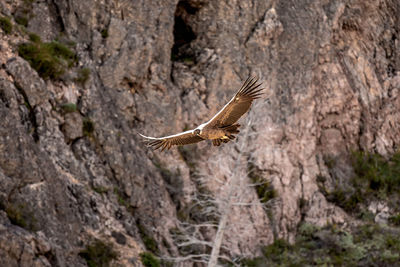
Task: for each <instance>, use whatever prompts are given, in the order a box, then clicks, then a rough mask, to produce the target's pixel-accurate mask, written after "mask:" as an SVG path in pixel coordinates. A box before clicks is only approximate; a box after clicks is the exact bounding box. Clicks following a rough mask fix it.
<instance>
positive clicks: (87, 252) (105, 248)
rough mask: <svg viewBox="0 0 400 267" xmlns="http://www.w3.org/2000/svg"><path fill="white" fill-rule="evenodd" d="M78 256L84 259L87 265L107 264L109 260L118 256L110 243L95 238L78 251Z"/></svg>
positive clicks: (96, 266) (95, 266) (90, 266)
mask: <svg viewBox="0 0 400 267" xmlns="http://www.w3.org/2000/svg"><path fill="white" fill-rule="evenodd" d="M79 256H81V257H82V258H84V259H85V260H86V263H87V265H88V266H89V267H98V266H109V264H110V262H111V261H112V260H114V259H116V258H117V257H118V254H117V253H116V252H115V251H114V249H113V247H112V245H111V244H106V243H104V242H103V241H101V240H98V239H96V240H95V241H94V242H93V243H91V244H89V245H87V246H86V249H84V250H82V251H81V252H79Z"/></svg>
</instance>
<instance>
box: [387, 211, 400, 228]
mask: <svg viewBox="0 0 400 267" xmlns="http://www.w3.org/2000/svg"><path fill="white" fill-rule="evenodd" d="M389 222H390V223H392V224H394V225H396V226H400V213H398V214H396V215H393V216H390V217H389Z"/></svg>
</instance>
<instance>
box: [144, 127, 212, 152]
mask: <svg viewBox="0 0 400 267" xmlns="http://www.w3.org/2000/svg"><path fill="white" fill-rule="evenodd" d="M139 135H140V136H142V137H144V138H146V139H147V145H148V146H149V147H152V148H153V149H154V150H157V149H159V148H161V151H164V149H166V148H168V149H170V148H171V147H172V146H173V145H178V146H183V145H187V144H194V143H197V142H200V141H202V140H204V139H203V138H201V137H200V136H198V135H195V134H194V133H193V130H189V131H186V132H182V133H178V134H174V135H169V136H164V137H159V138H156V137H150V136H145V135H142V134H140V133H139Z"/></svg>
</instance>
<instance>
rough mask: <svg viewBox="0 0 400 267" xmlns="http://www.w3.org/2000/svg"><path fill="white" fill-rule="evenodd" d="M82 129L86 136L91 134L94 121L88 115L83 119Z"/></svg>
mask: <svg viewBox="0 0 400 267" xmlns="http://www.w3.org/2000/svg"><path fill="white" fill-rule="evenodd" d="M82 130H83V135H85V136H88V137H91V136H93V132H94V123H93V121H91V120H90V119H89V118H88V117H85V118H84V119H83V125H82Z"/></svg>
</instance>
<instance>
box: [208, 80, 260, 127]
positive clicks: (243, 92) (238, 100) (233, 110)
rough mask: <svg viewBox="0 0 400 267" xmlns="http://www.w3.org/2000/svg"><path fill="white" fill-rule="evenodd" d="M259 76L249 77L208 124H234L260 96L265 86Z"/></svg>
mask: <svg viewBox="0 0 400 267" xmlns="http://www.w3.org/2000/svg"><path fill="white" fill-rule="evenodd" d="M257 81H258V79H257V78H250V77H248V78H247V80H246V81H245V82H244V83H243V85H242V87H241V88H240V89H239V91H238V92H237V93H236V94H235V96H234V97H232V99H231V100H230V101H229V102H228V104H226V105H225V106H224V107H223V108H222V109H221V110H220V111H219V112H218V113H217V114H216V115H215V116H214V117H213V118H212V119H211V120H209V121H208V122H207V123H206V124H208V125H210V126H217V127H225V126H229V125H233V124H234V123H235V122H236V121H237V120H238V119H239V118H240V117H241V116H243V114H245V113H246V112H247V111H248V110H249V109H250V106H251V103H252V102H253V100H255V99H257V98H260V96H261V95H262V94H263V90H264V88H260V86H261V83H257Z"/></svg>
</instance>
